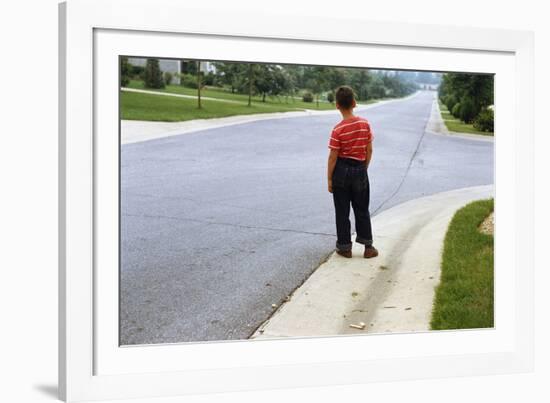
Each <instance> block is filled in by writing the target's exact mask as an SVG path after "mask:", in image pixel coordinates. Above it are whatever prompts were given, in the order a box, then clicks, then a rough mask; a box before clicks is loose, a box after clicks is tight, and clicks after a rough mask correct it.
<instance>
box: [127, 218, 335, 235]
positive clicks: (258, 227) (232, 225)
mask: <svg viewBox="0 0 550 403" xmlns="http://www.w3.org/2000/svg"><path fill="white" fill-rule="evenodd" d="M122 215H123V216H125V217H137V218H140V217H141V218H162V219H166V220H176V221H191V222H198V223H201V224H208V225H223V226H228V227H237V228H245V229H261V230H266V231H276V232H292V233H296V234H305V235H320V236H330V237H335V236H336V235H335V234H329V233H326V232H313V231H300V230H295V229H291V228H272V227H262V226H255V225H244V224H234V223H227V222H216V221H208V220H200V219H198V218H187V217H174V216H166V215H161V214H159V215H151V214H128V213H126V214H122Z"/></svg>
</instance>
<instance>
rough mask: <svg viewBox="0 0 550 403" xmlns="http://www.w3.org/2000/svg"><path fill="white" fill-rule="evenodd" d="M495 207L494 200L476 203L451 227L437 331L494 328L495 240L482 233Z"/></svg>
mask: <svg viewBox="0 0 550 403" xmlns="http://www.w3.org/2000/svg"><path fill="white" fill-rule="evenodd" d="M493 208H494V201H493V199H489V200H480V201H475V202H473V203H470V204H468V205H466V206H465V207H463V208H461V209H460V210H458V211H457V212H456V214H455V216H454V217H453V219H452V221H451V223H450V225H449V228H448V230H447V234H446V236H445V243H444V247H443V260H442V264H441V282H440V284H439V286H438V287H437V289H436V295H435V301H434V309H433V312H432V319H431V328H432V329H433V330H448V329H479V328H491V327H493V326H494V283H493V280H494V255H493V252H494V245H493V243H494V241H493V236H492V235H485V234H482V233H481V232H479V230H478V227H479V225H480V224H481V223H482V222H483V220H484V219H485V218H486V217H487V216H488V215H489V214H490V213H491V212H492V211H493Z"/></svg>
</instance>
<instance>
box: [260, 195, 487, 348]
mask: <svg viewBox="0 0 550 403" xmlns="http://www.w3.org/2000/svg"><path fill="white" fill-rule="evenodd" d="M490 197H493V186H492V185H491V186H478V187H471V188H465V189H459V190H453V191H449V192H443V193H438V194H435V195H432V196H428V197H422V198H419V199H415V200H412V201H409V202H406V203H403V204H400V205H398V206H396V207H393V208H391V209H389V210H386V211H384V212H382V213H380V214H379V215H377V216H376V217H374V218H373V230H374V237H375V245H376V247H377V248H378V250H379V251H380V256H378V257H377V258H374V259H368V260H367V259H364V258H363V257H362V256H363V248H362V246H361V245H358V244H354V249H353V255H354V257H353V258H352V259H346V258H343V257H341V256H339V255H337V254H335V253H334V254H333V255H331V257H330V258H329V259H328V260H327V261H326V262H325V263H323V264H322V265H321V266H320V267H319V268H318V269H317V270H316V271H315V272H314V273H313V274H312V275H311V276H310V277H309V279H308V280H306V282H305V283H304V284H303V285H302V286H301V287H299V288H298V289H297V290H296V291H295V292H294V294H293V295H292V296H290V298H289V301H288V302H286V303H285V304H283V305H282V306H281V307H280V308H279V309H278V310H277V311H276V312H275V314H274V315H273V316H272V317H271V318H270V319H269V320H267V321H266V322H265V323H264V324H262V325H261V326H260V327H259V328H258V330H257V331H256V332H255V334H254V335H253V336H252V338H274V337H299V336H328V335H341V334H362V333H383V332H411V331H426V330H429V322H430V318H431V312H432V305H433V299H434V295H435V287H436V286H437V285H438V283H439V276H440V264H441V251H442V245H443V240H444V237H445V234H446V232H447V228H448V225H449V223H450V221H451V219H452V217H453V216H454V214H455V212H456V211H457V210H458V209H460V208H461V207H463V206H464V205H466V204H467V203H469V202H471V201H474V200H480V199H486V198H490ZM360 324H364V325H365V327H364V329H357V328H352V327H350V325H360Z"/></svg>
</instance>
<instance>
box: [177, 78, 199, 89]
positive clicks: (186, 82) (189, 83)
mask: <svg viewBox="0 0 550 403" xmlns="http://www.w3.org/2000/svg"><path fill="white" fill-rule="evenodd" d="M181 85H183V86H184V87H187V88H193V89H195V90H196V89H197V77H196V76H194V75H191V74H182V75H181Z"/></svg>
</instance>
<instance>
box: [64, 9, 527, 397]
mask: <svg viewBox="0 0 550 403" xmlns="http://www.w3.org/2000/svg"><path fill="white" fill-rule="evenodd" d="M259 17H260V16H258V15H243V14H238V15H237V14H235V15H229V16H228V15H227V13H224V14H223V15H221V14H217V13H216V12H215V10H213V11H212V14H210V15H209V16H208V18H204V16H203V15H201V13H199V12H197V11H194V10H193V9H190V8H187V7H186V6H185V5H184V4H183V3H181V2H177V1H170V0H159V1H151V0H134V1H128V0H117V1H103V0H95V1H93V0H70V1H68V2H66V3H62V4H61V5H60V35H59V39H60V47H59V48H60V63H59V66H60V68H59V73H60V91H59V92H60V97H59V99H60V116H59V126H60V137H59V138H60V140H59V158H60V160H59V173H60V175H59V183H60V186H59V192H60V193H59V203H60V223H59V229H60V231H59V233H60V242H59V244H60V250H59V257H60V268H59V301H60V302H59V307H60V309H59V351H60V353H59V354H60V357H59V390H60V395H61V398H63V399H64V400H67V401H76V400H95V399H114V398H137V397H152V396H170V395H184V394H198V393H214V392H225V391H236V390H257V389H267V388H288V387H297V386H320V385H339V384H352V383H363V382H372V381H389V380H405V379H418V378H427V377H441V376H460V375H481V374H494V373H511V372H526V371H530V370H532V367H533V355H534V350H533V298H532V290H533V285H534V280H533V266H534V265H533V246H532V245H533V219H534V218H533V208H532V206H533V201H534V196H533V193H534V182H533V178H534V170H533V164H532V155H533V152H534V145H533V138H534V129H533V112H532V110H533V86H534V83H533V35H532V34H531V33H529V32H518V31H507V30H494V29H490V30H489V29H479V28H458V27H445V26H435V25H434V26H428V25H414V24H395V23H382V22H370V21H361V20H326V19H320V18H309V17H308V18H304V17H296V16H294V17H293V16H289V17H288V18H285V23H284V28H285V32H284V33H281V31H280V30H281V23H280V21H276V20H273V19H270V18H269V16H262V18H259ZM329 26H330V27H332V29H331V30H328V29H327V28H326V27H329ZM357 26H361V30H360V31H358V30H357V28H356V27H357ZM159 38H160V39H161V40H159ZM181 41H185V43H186V45H187V48H186V54H185V55H180V54H175V53H174V52H176V51H175V50H174V49H175V47H177V43H180V42H181ZM350 47H354V48H360V49H361V50H362V52H361V56H358V57H357V58H355V59H352V60H350V61H349V62H348V63H347V64H349V65H354V66H358V67H367V66H368V67H377V68H396V69H397V68H409V69H417V70H437V71H471V72H487V73H495V97H496V102H495V105H496V108H497V111H496V118H495V119H496V120H495V126H496V131H497V132H498V138H497V140H496V141H495V148H496V159H495V160H496V166H495V170H496V175H495V177H496V182H495V184H496V193H497V198H496V199H497V202H496V217H506V219H505V220H499V218H497V222H498V224H497V226H496V229H497V230H496V235H495V239H496V250H495V267H496V284H495V293H496V297H495V298H496V302H495V307H496V308H495V311H496V312H495V319H496V322H495V323H496V326H495V329H491V330H485V331H480V330H472V331H461V332H434V333H424V334H396V335H378V336H377V335H373V336H346V337H332V338H307V339H292V340H258V341H252V342H249V341H239V342H225V343H203V344H200V343H199V344H179V345H159V346H139V347H132V348H128V347H119V346H118V339H117V338H116V337H115V336H116V327H117V324H118V316H117V315H118V311H117V309H116V304H117V302H118V300H117V294H116V292H117V287H118V285H117V284H118V282H117V275H118V272H115V271H113V270H109V261H110V260H112V259H113V258H114V257H115V255H116V254H117V249H116V248H113V247H110V245H113V243H116V236H115V235H117V234H118V232H117V234H114V235H113V231H112V225H113V223H114V222H116V220H117V218H118V217H115V216H114V213H113V211H114V210H113V209H112V204H113V201H114V200H115V199H113V197H115V196H114V193H115V191H116V197H118V182H117V181H118V178H117V177H116V176H117V170H118V159H117V158H118V143H116V144H115V143H114V142H112V141H110V140H108V139H114V137H112V136H113V135H112V133H115V132H118V100H117V99H113V97H112V94H113V91H115V92H116V91H118V70H117V68H118V64H113V63H112V62H113V61H114V60H115V59H116V60H117V63H118V55H121V54H122V55H124V54H141V55H153V56H159V57H174V56H176V57H177V56H178V55H180V56H181V57H189V58H198V59H224V58H231V59H234V60H247V61H266V62H281V63H283V62H300V63H310V64H330V63H329V59H327V56H326V54H327V53H328V52H327V51H328V50H330V51H331V52H330V53H331V54H338V52H342V51H343V50H345V49H349V48H350ZM151 52H157V53H156V54H153V53H151ZM171 52H172V53H174V54H172V53H171ZM178 52H179V50H178ZM228 52H232V53H231V54H232V56H231V57H230V56H229V53H228ZM367 55H368V56H371V59H370V60H368V61H367V60H365V57H367ZM373 59H374V60H376V61H375V62H373V61H372V60H373ZM113 83H114V84H115V85H114V86H113ZM115 98H116V97H115ZM520 127H521V141H519V140H520V130H519V128H520ZM98 133H101V134H102V135H101V136H99V135H98ZM104 133H110V136H107V135H104ZM117 136H118V134H117ZM104 139H107V140H104ZM510 178H513V180H510ZM530 207H531V208H530ZM520 218H521V219H520ZM98 251H100V253H98ZM104 251H108V253H105V252H104ZM519 251H521V254H520V253H519ZM109 259H110V260H109ZM510 312H513V313H514V314H513V315H511V314H510Z"/></svg>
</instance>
